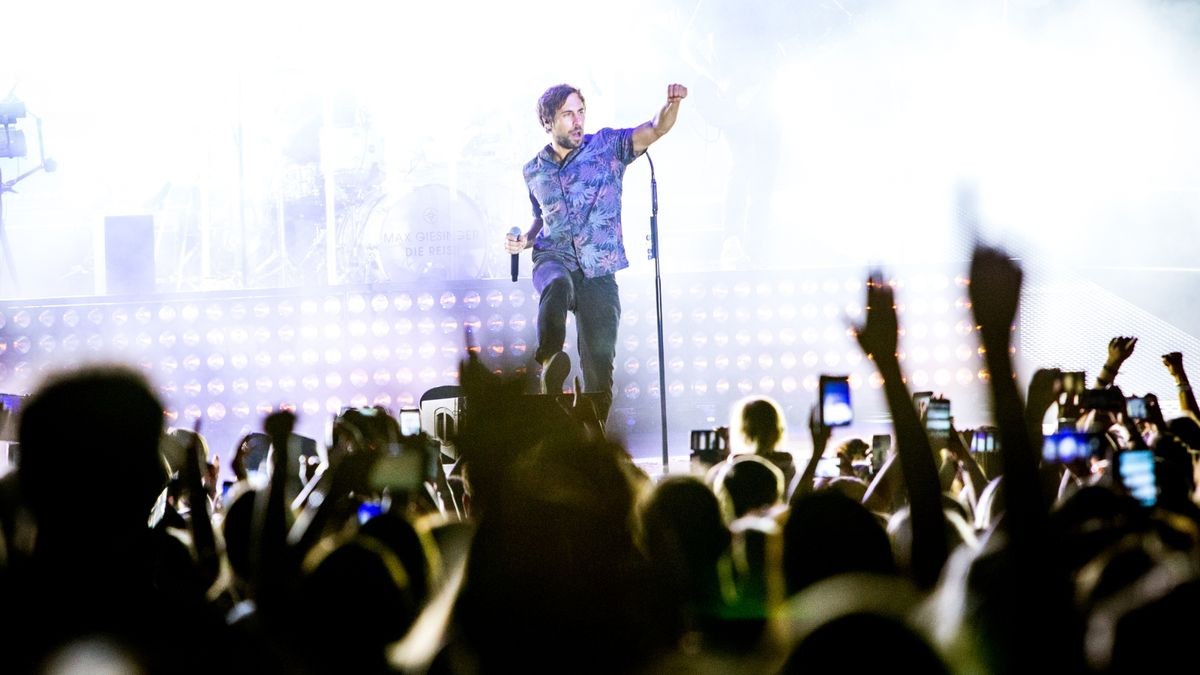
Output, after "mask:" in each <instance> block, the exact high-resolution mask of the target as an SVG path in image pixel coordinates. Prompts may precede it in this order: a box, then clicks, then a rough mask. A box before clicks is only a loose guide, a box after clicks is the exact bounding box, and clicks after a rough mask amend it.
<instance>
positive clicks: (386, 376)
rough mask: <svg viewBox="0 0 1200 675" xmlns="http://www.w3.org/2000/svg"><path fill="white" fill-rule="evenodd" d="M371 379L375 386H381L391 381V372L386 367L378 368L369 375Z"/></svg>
mask: <svg viewBox="0 0 1200 675" xmlns="http://www.w3.org/2000/svg"><path fill="white" fill-rule="evenodd" d="M371 381H372V382H374V383H375V385H376V386H379V387H383V386H385V385H387V384H388V383H389V382H391V381H392V372H391V371H390V370H387V369H386V368H379V369H377V370H376V371H375V372H374V373H373V374H372V375H371Z"/></svg>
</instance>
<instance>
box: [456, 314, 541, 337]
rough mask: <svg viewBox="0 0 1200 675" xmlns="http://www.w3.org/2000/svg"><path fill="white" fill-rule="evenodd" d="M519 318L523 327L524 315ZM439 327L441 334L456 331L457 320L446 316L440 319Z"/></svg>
mask: <svg viewBox="0 0 1200 675" xmlns="http://www.w3.org/2000/svg"><path fill="white" fill-rule="evenodd" d="M514 320H515V318H514ZM521 320H522V327H524V317H522V318H521ZM440 328H441V331H442V335H449V334H450V333H457V332H458V320H457V319H455V318H454V317H450V316H448V317H446V318H444V319H442V323H441V326H440Z"/></svg>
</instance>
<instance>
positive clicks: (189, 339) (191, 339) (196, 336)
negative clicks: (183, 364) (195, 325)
mask: <svg viewBox="0 0 1200 675" xmlns="http://www.w3.org/2000/svg"><path fill="white" fill-rule="evenodd" d="M180 339H181V340H182V341H183V344H184V346H186V347H196V346H198V345H199V344H200V333H199V332H198V331H195V330H191V329H189V330H185V331H184V332H183V335H181V336H180Z"/></svg>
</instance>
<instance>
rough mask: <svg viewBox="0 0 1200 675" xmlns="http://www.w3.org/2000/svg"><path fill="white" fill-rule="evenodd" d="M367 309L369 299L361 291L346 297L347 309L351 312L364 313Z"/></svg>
mask: <svg viewBox="0 0 1200 675" xmlns="http://www.w3.org/2000/svg"><path fill="white" fill-rule="evenodd" d="M366 309H367V299H366V298H364V297H363V296H362V295H361V294H359V293H353V294H351V295H349V296H347V297H346V311H347V312H349V313H351V314H362V313H363V312H364V311H366Z"/></svg>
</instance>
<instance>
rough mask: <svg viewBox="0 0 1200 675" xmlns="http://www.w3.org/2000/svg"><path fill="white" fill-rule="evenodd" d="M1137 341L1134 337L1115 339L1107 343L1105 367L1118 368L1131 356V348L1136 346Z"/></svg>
mask: <svg viewBox="0 0 1200 675" xmlns="http://www.w3.org/2000/svg"><path fill="white" fill-rule="evenodd" d="M1137 341H1138V339H1137V338H1135V337H1115V338H1113V339H1111V340H1109V341H1108V361H1106V362H1105V365H1107V366H1114V367H1117V368H1119V367H1120V366H1121V364H1122V363H1125V360H1126V359H1128V358H1129V357H1130V356H1132V355H1133V348H1134V347H1136V346H1137Z"/></svg>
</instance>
